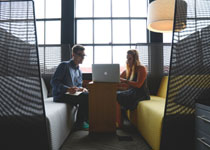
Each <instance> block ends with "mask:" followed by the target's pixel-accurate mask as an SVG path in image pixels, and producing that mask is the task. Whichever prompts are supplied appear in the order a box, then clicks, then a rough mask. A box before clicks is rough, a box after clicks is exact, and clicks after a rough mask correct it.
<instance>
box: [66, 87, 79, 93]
mask: <svg viewBox="0 0 210 150" xmlns="http://www.w3.org/2000/svg"><path fill="white" fill-rule="evenodd" d="M67 91H68V92H69V93H70V94H74V93H76V91H78V87H70V88H68V90H67Z"/></svg>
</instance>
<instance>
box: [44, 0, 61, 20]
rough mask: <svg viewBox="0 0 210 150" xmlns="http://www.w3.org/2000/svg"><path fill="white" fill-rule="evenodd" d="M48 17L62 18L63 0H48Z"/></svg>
mask: <svg viewBox="0 0 210 150" xmlns="http://www.w3.org/2000/svg"><path fill="white" fill-rule="evenodd" d="M46 18H61V0H46Z"/></svg>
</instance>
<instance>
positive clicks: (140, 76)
mask: <svg viewBox="0 0 210 150" xmlns="http://www.w3.org/2000/svg"><path fill="white" fill-rule="evenodd" d="M136 70H137V81H128V82H127V84H128V85H129V86H132V87H135V88H140V87H141V86H142V85H143V84H144V81H145V79H146V77H147V71H146V68H145V67H144V66H138V67H137V69H136ZM120 77H121V78H124V79H126V71H123V72H122V73H121V75H120Z"/></svg>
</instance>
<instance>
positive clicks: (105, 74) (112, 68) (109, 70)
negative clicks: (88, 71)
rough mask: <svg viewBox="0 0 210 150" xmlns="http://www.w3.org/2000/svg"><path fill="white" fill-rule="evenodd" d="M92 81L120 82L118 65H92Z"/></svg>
mask: <svg viewBox="0 0 210 150" xmlns="http://www.w3.org/2000/svg"><path fill="white" fill-rule="evenodd" d="M92 79H93V81H94V82H112V83H119V82H120V65H119V64H92Z"/></svg>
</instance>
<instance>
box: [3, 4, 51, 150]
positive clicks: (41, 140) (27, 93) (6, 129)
mask: <svg viewBox="0 0 210 150" xmlns="http://www.w3.org/2000/svg"><path fill="white" fill-rule="evenodd" d="M0 141H1V142H0V149H5V150H6V149H7V150H10V149H21V150H25V149H30V150H31V149H33V150H35V149H36V150H38V149H49V142H48V133H47V126H46V118H45V111H44V102H43V96H42V90H41V80H40V71H39V61H38V49H37V42H36V28H35V18H34V4H33V2H32V1H0Z"/></svg>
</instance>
